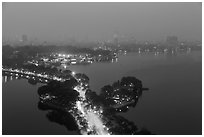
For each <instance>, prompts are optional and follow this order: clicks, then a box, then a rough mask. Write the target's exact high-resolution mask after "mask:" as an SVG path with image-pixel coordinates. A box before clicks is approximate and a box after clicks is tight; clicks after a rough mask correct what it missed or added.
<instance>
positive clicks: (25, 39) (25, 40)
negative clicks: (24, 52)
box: [22, 34, 28, 42]
mask: <svg viewBox="0 0 204 137" xmlns="http://www.w3.org/2000/svg"><path fill="white" fill-rule="evenodd" d="M27 41H28V37H27V35H25V34H24V35H22V42H27Z"/></svg>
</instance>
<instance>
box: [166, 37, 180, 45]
mask: <svg viewBox="0 0 204 137" xmlns="http://www.w3.org/2000/svg"><path fill="white" fill-rule="evenodd" d="M166 43H167V44H168V45H169V46H176V45H178V37H177V36H168V37H167V38H166Z"/></svg>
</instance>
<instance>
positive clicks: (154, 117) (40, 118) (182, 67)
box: [2, 52, 202, 134]
mask: <svg viewBox="0 0 204 137" xmlns="http://www.w3.org/2000/svg"><path fill="white" fill-rule="evenodd" d="M70 69H71V70H73V71H76V72H81V73H85V74H87V75H88V77H89V78H90V85H91V89H93V90H94V91H96V92H97V93H99V91H100V88H101V87H103V86H104V85H107V84H112V83H113V82H114V81H116V80H118V79H121V78H122V77H123V76H135V77H136V78H138V79H140V80H141V81H142V82H143V85H144V87H147V88H149V89H150V90H149V91H144V93H143V96H142V97H141V99H140V100H139V102H138V104H137V106H136V107H135V108H131V109H130V110H129V111H128V112H127V113H121V115H122V116H124V117H125V118H127V119H128V120H131V121H133V122H134V123H135V125H137V126H139V127H145V128H147V129H148V130H150V131H151V132H152V133H155V134H201V130H202V58H201V52H192V53H189V54H180V55H157V56H155V55H154V54H137V53H130V54H127V55H126V56H120V57H119V59H118V62H115V63H96V64H91V65H87V66H71V67H70ZM39 86H40V84H38V85H37V86H33V85H30V84H28V83H27V80H14V81H10V82H7V83H3V94H2V96H3V114H2V120H3V134H76V133H77V132H76V131H68V130H67V129H66V128H65V127H64V126H61V125H59V124H57V123H54V122H50V121H49V120H48V119H47V118H46V114H47V112H46V111H41V110H38V107H37V104H38V101H39V97H38V94H37V88H38V87H39Z"/></svg>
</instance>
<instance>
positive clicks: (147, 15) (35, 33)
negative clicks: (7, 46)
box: [2, 3, 202, 41]
mask: <svg viewBox="0 0 204 137" xmlns="http://www.w3.org/2000/svg"><path fill="white" fill-rule="evenodd" d="M201 11H202V6H201V3H3V17H2V23H3V40H8V39H9V40H18V39H20V38H21V36H22V35H23V34H25V35H27V36H28V38H29V39H32V40H36V39H37V40H43V41H68V40H70V39H75V40H79V41H80V40H83V41H98V40H112V39H113V36H114V35H119V36H120V37H135V39H136V40H150V41H163V40H165V39H166V37H167V36H169V35H175V36H177V37H178V38H179V40H182V41H186V40H187V41H195V40H199V41H201V36H202V29H200V28H201V27H202V12H201Z"/></svg>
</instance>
